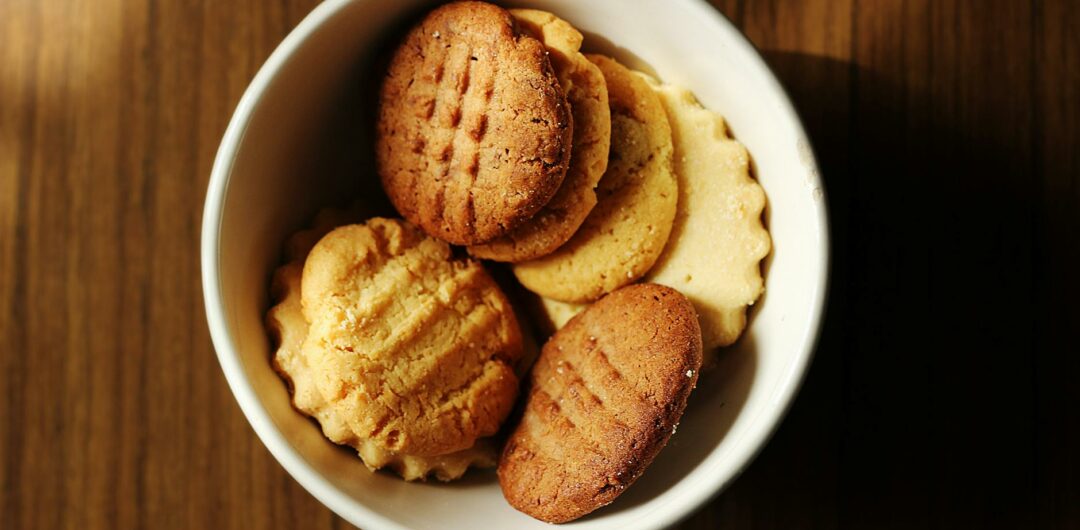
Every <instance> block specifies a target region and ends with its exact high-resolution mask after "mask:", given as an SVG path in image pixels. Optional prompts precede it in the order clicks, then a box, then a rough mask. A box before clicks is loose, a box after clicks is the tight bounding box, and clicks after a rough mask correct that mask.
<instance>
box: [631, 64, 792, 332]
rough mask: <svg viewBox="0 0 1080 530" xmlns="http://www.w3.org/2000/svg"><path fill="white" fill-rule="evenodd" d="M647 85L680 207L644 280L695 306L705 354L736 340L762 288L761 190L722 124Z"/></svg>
mask: <svg viewBox="0 0 1080 530" xmlns="http://www.w3.org/2000/svg"><path fill="white" fill-rule="evenodd" d="M650 82H651V83H652V86H653V88H654V89H655V91H656V93H657V94H659V96H660V101H661V103H662V104H663V106H664V110H665V111H666V112H667V116H668V121H669V122H670V123H671V134H672V141H673V145H674V147H675V157H674V160H675V174H676V175H677V176H678V178H679V207H678V213H677V214H676V216H675V224H674V228H672V231H671V237H670V239H669V240H668V243H667V246H666V247H665V248H664V253H663V254H661V256H660V259H658V260H657V262H656V265H655V266H654V267H653V268H652V270H651V271H649V274H648V275H647V276H646V277H645V279H646V280H647V281H651V282H656V283H660V284H664V285H668V286H670V287H674V288H676V289H678V290H679V291H680V292H682V293H683V294H685V295H686V296H687V297H688V298H689V299H690V300H691V301H692V302H693V303H694V307H695V308H696V309H697V312H698V316H699V317H700V319H701V332H702V335H703V337H704V343H705V349H706V351H709V350H712V349H714V348H716V347H718V346H727V345H729V344H731V343H733V342H735V340H736V339H738V338H739V335H740V334H741V333H742V330H743V328H744V327H746V308H747V306H749V305H751V304H753V303H754V302H755V301H756V300H757V299H758V297H759V296H761V293H762V292H763V291H764V290H765V287H764V281H763V279H762V277H761V266H760V262H761V260H762V259H764V258H765V256H766V255H768V254H769V247H770V240H769V232H768V231H766V230H765V227H764V225H762V222H761V212H762V210H764V208H765V192H764V191H763V190H762V189H761V186H760V185H759V184H758V183H757V181H755V180H754V179H753V178H752V177H751V176H750V156H749V154H748V153H747V151H746V148H745V147H743V146H742V144H740V143H739V142H737V141H735V140H734V139H732V138H731V136H730V134H728V130H727V126H726V125H725V124H724V118H722V117H721V116H720V115H719V114H716V113H714V112H711V111H709V110H708V109H705V108H704V107H702V106H701V104H700V103H698V101H697V99H696V98H694V95H693V94H691V93H690V92H689V91H688V90H686V89H684V88H680V87H676V86H672V85H666V84H665V85H661V84H659V83H657V82H656V81H655V80H651V79H650Z"/></svg>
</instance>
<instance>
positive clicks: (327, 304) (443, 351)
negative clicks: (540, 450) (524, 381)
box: [269, 218, 521, 479]
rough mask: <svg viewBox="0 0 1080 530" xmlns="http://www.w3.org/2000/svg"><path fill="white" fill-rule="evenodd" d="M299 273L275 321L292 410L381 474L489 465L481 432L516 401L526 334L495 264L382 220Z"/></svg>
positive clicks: (291, 274)
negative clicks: (462, 256) (492, 268)
mask: <svg viewBox="0 0 1080 530" xmlns="http://www.w3.org/2000/svg"><path fill="white" fill-rule="evenodd" d="M300 270H301V269H300V266H299V261H295V262H293V263H292V264H290V265H286V266H285V267H283V268H282V269H281V270H280V271H279V273H278V274H277V278H276V283H277V285H278V297H279V298H280V299H281V300H282V301H281V302H280V303H279V304H278V305H277V306H275V307H274V309H272V310H271V313H270V315H269V320H270V323H271V327H272V328H276V329H277V330H278V333H279V335H280V346H279V348H278V352H277V354H276V356H275V363H276V365H277V367H278V369H279V371H281V372H282V373H284V374H285V375H286V376H287V378H288V379H289V380H290V381H291V384H292V387H293V399H294V405H295V406H296V407H297V408H298V409H299V410H300V411H302V412H304V413H306V414H309V415H311V416H313V417H314V418H316V419H317V420H318V421H319V423H320V424H321V426H322V428H323V432H324V434H326V436H327V437H328V438H329V439H331V440H332V441H334V442H336V443H341V444H347V445H351V446H353V447H355V448H356V449H357V450H358V452H359V453H360V456H361V458H363V459H364V462H365V463H366V464H367V465H368V466H369V467H372V468H378V467H383V466H390V467H392V468H394V469H397V470H398V471H399V472H400V473H402V474H403V475H404V476H406V478H418V477H421V476H424V475H426V474H427V472H428V471H432V472H434V473H435V474H436V476H438V477H439V478H444V479H449V478H456V476H460V474H461V473H463V472H464V470H465V468H466V467H468V465H470V464H485V463H490V462H491V459H490V455H491V445H490V442H482V443H478V440H479V439H481V438H482V437H485V436H490V435H492V434H494V433H495V431H496V430H497V429H498V427H499V425H500V424H501V422H502V421H503V420H504V419H505V417H506V415H507V413H508V412H509V410H510V408H511V407H512V405H513V401H514V398H515V395H516V392H517V384H518V379H517V377H516V376H515V375H514V369H513V367H514V364H515V363H516V361H517V359H518V358H519V357H520V354H521V335H520V331H519V329H518V325H517V321H516V318H515V316H514V314H513V311H512V309H511V308H510V306H509V304H508V303H507V301H506V298H505V296H504V295H503V293H502V292H501V291H500V290H499V288H498V286H497V285H496V284H495V283H494V281H493V280H492V279H491V277H490V276H489V275H488V274H487V272H486V271H485V270H484V269H483V267H482V266H481V265H480V264H479V263H477V262H474V261H467V260H455V259H453V258H452V256H451V253H450V248H449V246H448V245H447V244H446V243H443V242H441V241H437V240H435V239H432V238H429V237H426V236H424V235H423V233H421V232H420V231H419V230H418V229H416V228H414V227H412V226H410V225H408V224H407V223H404V222H402V221H397V220H388V219H380V218H376V219H372V220H370V221H368V222H367V223H366V224H364V225H349V226H344V227H341V228H337V229H335V230H333V231H332V232H330V233H329V234H327V235H326V236H325V237H323V238H322V239H321V240H319V243H318V244H317V245H315V247H314V248H313V249H312V250H311V253H310V254H309V255H308V256H307V259H306V261H305V262H304V265H303V268H302V271H303V272H302V278H301V277H300V275H299V272H300ZM298 279H299V280H298ZM297 293H299V294H297ZM297 298H299V300H300V302H299V303H297ZM298 312H299V313H300V315H299V317H301V322H297V319H298V315H297V313H298ZM305 326H306V329H305Z"/></svg>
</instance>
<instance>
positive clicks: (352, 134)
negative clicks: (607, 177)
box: [202, 0, 828, 530]
mask: <svg viewBox="0 0 1080 530" xmlns="http://www.w3.org/2000/svg"><path fill="white" fill-rule="evenodd" d="M521 3H522V4H525V5H528V6H530V7H536V8H540V9H546V10H549V11H552V12H554V13H556V14H558V15H560V16H562V17H563V18H565V19H567V20H569V21H570V22H571V23H573V24H574V25H575V26H577V27H578V28H580V29H581V30H583V32H585V33H586V36H587V46H592V47H593V49H600V50H603V51H607V52H609V53H612V54H615V55H616V57H618V58H621V59H622V60H624V61H627V62H630V63H633V64H636V65H638V66H641V62H644V63H645V64H647V65H649V66H651V67H652V68H653V69H654V70H655V73H656V74H658V75H659V76H660V77H661V78H662V79H663V80H665V81H667V82H671V83H676V84H679V85H683V86H685V87H688V88H690V89H691V90H693V92H694V93H695V94H697V96H698V98H699V99H700V100H701V101H702V102H703V103H704V104H705V105H706V106H707V107H709V108H710V109H713V110H716V111H719V112H720V113H722V114H723V115H724V116H725V117H726V118H727V119H728V121H729V123H730V125H731V128H732V130H733V131H734V133H735V135H736V137H737V138H738V139H739V140H740V141H742V142H743V143H744V144H745V145H746V146H747V147H748V148H749V150H750V153H751V155H752V157H753V160H754V169H755V172H756V176H757V178H758V180H759V181H760V182H761V184H762V186H764V188H765V191H766V194H767V195H768V200H769V207H768V210H767V221H768V226H769V229H770V231H771V233H772V238H773V245H774V250H773V253H772V255H771V256H770V258H769V259H768V260H767V261H766V263H765V268H766V271H767V276H766V289H767V291H766V296H765V297H764V298H763V299H762V300H761V301H760V302H759V303H758V304H757V306H756V307H755V308H754V310H753V312H752V318H751V322H750V327H749V329H748V330H747V333H746V335H745V336H744V337H743V338H742V339H741V340H740V342H739V343H738V345H737V346H735V347H734V348H731V349H728V350H726V351H725V352H724V353H723V355H722V358H721V361H720V364H719V366H718V368H717V369H716V370H715V371H714V372H712V373H709V374H705V375H703V378H702V381H701V382H700V383H699V386H698V389H697V390H696V391H695V393H694V395H693V396H692V397H691V400H690V405H689V407H688V408H687V411H686V414H685V416H684V417H683V420H682V423H681V425H680V427H679V430H678V433H677V434H676V435H675V436H674V437H672V440H671V442H670V444H669V445H668V447H667V448H666V449H665V450H664V451H663V452H662V453H661V454H660V456H659V457H658V458H657V459H656V461H655V462H654V463H653V465H652V467H650V468H649V470H648V471H647V472H646V473H645V475H644V476H643V477H642V478H641V479H640V480H639V481H638V482H637V484H635V485H634V486H633V487H632V488H630V489H629V490H627V492H626V493H625V494H624V495H623V496H622V497H620V498H619V499H618V500H617V501H616V502H615V503H613V504H612V505H610V506H608V507H605V508H603V509H601V510H598V511H597V512H595V513H594V514H592V515H590V516H587V517H585V518H583V519H581V520H579V521H577V522H574V523H571V524H570V525H568V526H573V527H575V528H578V527H580V528H619V529H625V528H630V527H641V528H654V527H661V526H666V525H670V524H673V523H675V522H677V521H678V520H679V519H680V518H682V517H684V516H686V515H688V514H689V513H691V512H692V511H693V510H694V509H695V508H697V507H699V506H700V505H701V504H702V503H704V502H705V501H707V500H708V499H709V498H710V497H712V496H713V495H714V494H716V493H717V492H719V491H720V490H721V489H722V488H723V487H724V486H725V485H726V484H728V483H730V482H731V481H732V480H733V479H734V478H735V477H736V475H738V473H739V472H740V471H741V470H742V469H743V468H744V467H745V466H746V465H747V464H748V463H749V462H750V460H751V459H752V458H753V457H754V455H755V454H756V453H757V451H758V450H759V449H760V448H761V447H762V445H763V444H764V443H765V441H766V440H767V439H768V437H769V435H770V434H771V433H772V432H773V430H774V429H775V428H776V426H777V424H778V422H779V421H780V419H781V417H782V416H783V414H784V412H785V410H786V409H787V408H788V405H789V404H790V403H791V401H792V399H793V397H794V396H795V393H796V391H797V390H798V387H799V384H800V382H801V380H802V377H803V374H804V373H805V372H806V369H807V365H808V363H809V361H810V358H811V354H812V351H813V348H814V344H815V341H816V338H817V334H818V329H819V327H820V321H821V315H822V308H823V305H824V298H825V293H826V281H827V269H828V231H827V228H826V212H825V202H824V198H823V196H822V190H821V182H820V180H819V178H818V173H817V169H816V166H815V163H814V159H813V155H812V153H811V150H810V147H809V144H808V142H807V139H806V136H805V134H804V132H803V128H802V126H801V124H800V123H799V119H798V117H797V116H796V114H795V112H794V111H793V110H792V106H791V103H790V102H789V101H788V98H787V97H786V95H785V94H784V91H783V90H782V89H781V87H780V85H779V84H778V83H777V81H776V79H775V78H774V77H773V75H772V73H770V71H769V69H768V68H767V67H766V66H765V63H764V62H763V61H762V59H761V57H760V56H759V55H758V54H757V53H756V52H755V50H754V48H753V47H752V46H751V45H750V44H749V43H748V42H747V41H746V40H745V39H744V38H743V36H742V35H741V34H740V33H739V32H738V31H737V30H736V29H735V28H734V27H732V26H731V24H730V23H728V22H727V21H726V20H725V19H724V18H723V17H722V16H721V15H720V14H718V13H717V12H716V11H715V10H714V9H713V8H711V7H710V6H709V5H707V4H706V3H705V2H703V1H697V0H677V1H675V0H666V1H660V0H644V1H640V2H625V1H620V0H610V1H590V2H579V1H574V0H536V1H532V2H521ZM420 4H423V2H422V1H420V0H414V1H403V2H380V1H376V0H352V1H350V0H327V1H326V2H323V3H322V4H320V5H319V6H318V7H317V8H316V9H315V10H314V11H312V13H311V14H310V15H309V16H308V17H307V18H306V19H304V21H303V22H301V23H300V25H299V26H297V27H296V29H295V30H294V31H293V32H292V33H291V34H289V36H288V37H286V38H285V40H284V41H283V42H282V43H281V45H280V46H279V47H278V49H277V50H276V51H275V52H274V53H273V55H271V57H270V59H269V60H267V62H266V64H265V65H264V66H263V67H262V69H261V70H260V71H259V73H258V75H256V76H255V79H254V81H252V83H251V86H250V87H248V89H247V92H246V93H245V94H244V96H243V98H242V99H241V100H240V104H239V106H238V108H237V109H236V113H235V114H234V115H233V118H232V121H231V122H230V124H229V127H228V130H227V131H226V133H225V137H224V139H223V140H222V143H221V147H220V150H219V151H218V155H217V159H216V160H215V163H214V169H213V175H212V176H211V179H210V189H209V192H208V194H207V198H206V210H205V213H204V218H203V233H202V268H203V289H204V292H205V298H206V312H207V317H208V319H209V325H210V331H211V334H212V336H213V340H214V346H215V347H216V349H217V352H218V358H219V360H220V362H221V366H222V369H223V370H224V372H225V376H226V378H227V379H228V381H229V385H230V387H231V388H232V391H233V393H234V394H235V395H236V399H237V401H238V402H239V403H240V407H241V408H242V409H243V411H244V414H246V415H247V418H248V420H249V421H250V422H251V425H252V427H253V428H254V429H255V432H256V433H257V434H258V435H259V437H260V438H261V439H262V441H263V443H265V444H266V446H267V447H268V448H269V449H270V452H271V453H273V455H274V456H275V457H276V458H277V459H278V461H280V462H281V464H282V465H283V466H284V467H285V469H286V470H288V472H289V473H290V474H292V476H293V477H295V478H296V480H297V481H298V482H300V484H301V485H303V486H304V487H305V488H306V489H307V490H308V491H310V492H311V493H312V494H313V495H314V496H315V497H316V498H318V499H319V500H320V501H322V502H323V503H324V504H326V505H327V506H329V507H330V508H331V509H332V510H334V511H335V512H337V513H338V514H340V515H341V516H342V517H344V518H345V519H347V520H349V521H350V522H352V523H353V524H356V525H358V526H360V527H363V528H365V529H368V530H375V529H380V528H433V529H435V528H437V529H443V530H445V529H450V528H469V529H473V528H548V526H546V525H544V524H543V523H540V522H539V521H536V520H533V519H530V518H529V517H527V516H525V515H522V514H520V513H518V512H516V511H514V510H513V509H512V508H511V507H510V506H509V505H508V504H507V503H506V502H505V501H504V500H503V498H502V495H501V493H500V491H499V487H498V484H497V482H496V480H495V478H494V474H493V473H471V474H469V475H468V476H467V477H466V478H465V479H463V480H462V481H459V482H455V483H452V484H440V483H436V482H431V483H412V484H409V483H405V482H403V481H401V480H400V479H398V478H395V477H393V476H391V475H389V474H384V473H370V472H368V471H367V469H365V468H364V467H363V465H362V464H361V463H360V461H359V459H357V457H356V456H355V455H354V454H353V453H352V452H351V451H349V450H346V449H342V448H339V447H336V446H334V445H332V444H330V443H329V442H328V441H326V440H325V439H324V438H323V437H322V434H321V433H320V432H319V430H318V428H317V427H316V426H315V424H314V423H312V422H311V421H309V420H307V419H305V418H303V417H302V416H301V415H300V414H298V413H297V412H296V411H294V410H293V409H292V408H291V407H290V405H289V397H288V394H287V391H286V387H285V385H284V383H282V381H281V380H280V379H279V378H278V376H277V375H276V374H275V373H274V371H273V370H272V369H271V366H270V352H269V347H268V346H269V345H268V339H267V335H266V332H265V329H264V327H263V316H264V313H265V311H266V309H267V305H268V300H267V298H268V294H267V286H268V283H269V278H270V274H271V271H272V270H273V268H274V267H275V266H276V265H277V263H278V261H279V260H280V256H281V248H282V242H283V241H284V240H285V238H286V237H287V236H288V235H289V234H290V233H292V232H293V231H294V230H296V229H298V228H299V227H301V226H303V225H304V223H305V222H306V221H307V220H308V219H309V218H310V216H311V215H312V214H313V213H314V212H315V211H316V210H317V209H318V208H319V207H322V206H325V205H331V204H336V205H342V204H344V203H346V202H347V200H348V199H349V198H351V197H354V196H357V195H364V194H366V193H371V192H370V191H368V190H371V189H373V188H372V186H377V180H378V179H377V177H376V176H375V175H374V173H373V172H372V171H371V170H370V168H371V162H370V155H369V154H368V149H370V147H365V146H369V145H370V143H371V139H370V135H369V134H367V135H365V130H364V128H363V127H360V126H359V124H360V123H363V120H362V119H361V115H362V114H363V112H364V111H363V109H364V108H367V107H370V105H363V104H361V103H362V102H363V101H367V102H370V97H371V92H370V88H365V87H371V86H373V85H374V84H376V82H373V80H372V79H370V75H369V74H368V70H369V69H368V68H366V67H365V66H364V65H365V64H368V63H367V61H368V60H369V59H370V57H371V56H372V55H373V53H372V51H373V50H374V49H376V48H377V47H378V46H380V45H384V44H385V36H386V28H387V27H391V26H394V25H400V24H401V21H402V20H403V19H405V18H406V17H408V16H412V15H415V14H416V13H418V12H419V10H420V9H421V5H420ZM597 36H602V38H598V37H597ZM358 168H363V169H358Z"/></svg>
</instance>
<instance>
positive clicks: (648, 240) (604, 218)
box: [514, 55, 678, 302]
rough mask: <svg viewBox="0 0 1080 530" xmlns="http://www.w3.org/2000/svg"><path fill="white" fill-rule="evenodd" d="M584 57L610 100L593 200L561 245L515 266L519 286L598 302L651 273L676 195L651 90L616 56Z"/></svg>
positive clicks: (666, 132)
mask: <svg viewBox="0 0 1080 530" xmlns="http://www.w3.org/2000/svg"><path fill="white" fill-rule="evenodd" d="M589 60H591V61H593V63H595V64H596V65H597V66H599V67H600V71H601V72H603V74H604V79H605V80H606V81H607V87H608V97H609V100H608V101H609V103H610V106H611V152H610V160H609V162H608V168H607V171H606V172H605V173H604V176H603V177H601V178H600V184H599V186H598V187H597V198H598V202H597V204H596V207H595V208H593V210H592V212H591V213H589V216H588V217H587V218H586V219H585V222H584V223H583V224H582V225H581V228H580V229H578V231H577V233H575V234H574V236H573V237H571V238H570V241H568V242H567V243H566V244H565V245H563V246H562V247H559V249H558V250H556V251H555V252H554V253H552V254H549V255H547V256H544V257H541V258H538V259H535V260H530V261H525V262H522V263H517V264H515V265H514V274H515V275H516V276H517V278H518V280H519V281H521V283H522V285H524V286H525V287H527V288H528V289H529V290H531V291H533V292H536V293H538V294H540V295H542V296H546V297H548V298H554V299H556V300H562V301H564V302H587V301H590V300H595V299H596V298H599V297H600V296H601V295H603V294H604V293H607V292H611V291H613V290H615V289H617V288H619V287H621V286H623V285H626V284H628V283H631V282H633V281H634V280H637V279H638V278H640V277H641V276H643V275H644V274H645V273H646V272H648V270H649V268H651V267H652V265H653V263H655V262H656V259H657V258H658V257H659V256H660V252H661V251H662V250H663V249H664V243H665V242H666V241H667V239H668V234H669V233H670V232H671V224H672V222H673V221H674V219H675V209H676V200H677V199H678V185H677V184H676V180H675V175H674V173H673V170H672V160H671V156H672V147H671V129H670V127H669V126H668V123H667V116H666V115H665V114H664V108H663V107H662V106H661V104H660V100H659V98H658V97H657V96H656V93H655V92H653V90H652V89H651V88H649V84H648V83H647V82H646V81H645V79H644V78H642V77H641V76H638V75H636V74H634V73H633V72H631V71H630V70H628V69H626V67H624V66H622V65H620V64H619V63H617V62H615V60H613V59H610V58H608V57H604V56H601V55H590V56H589Z"/></svg>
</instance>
